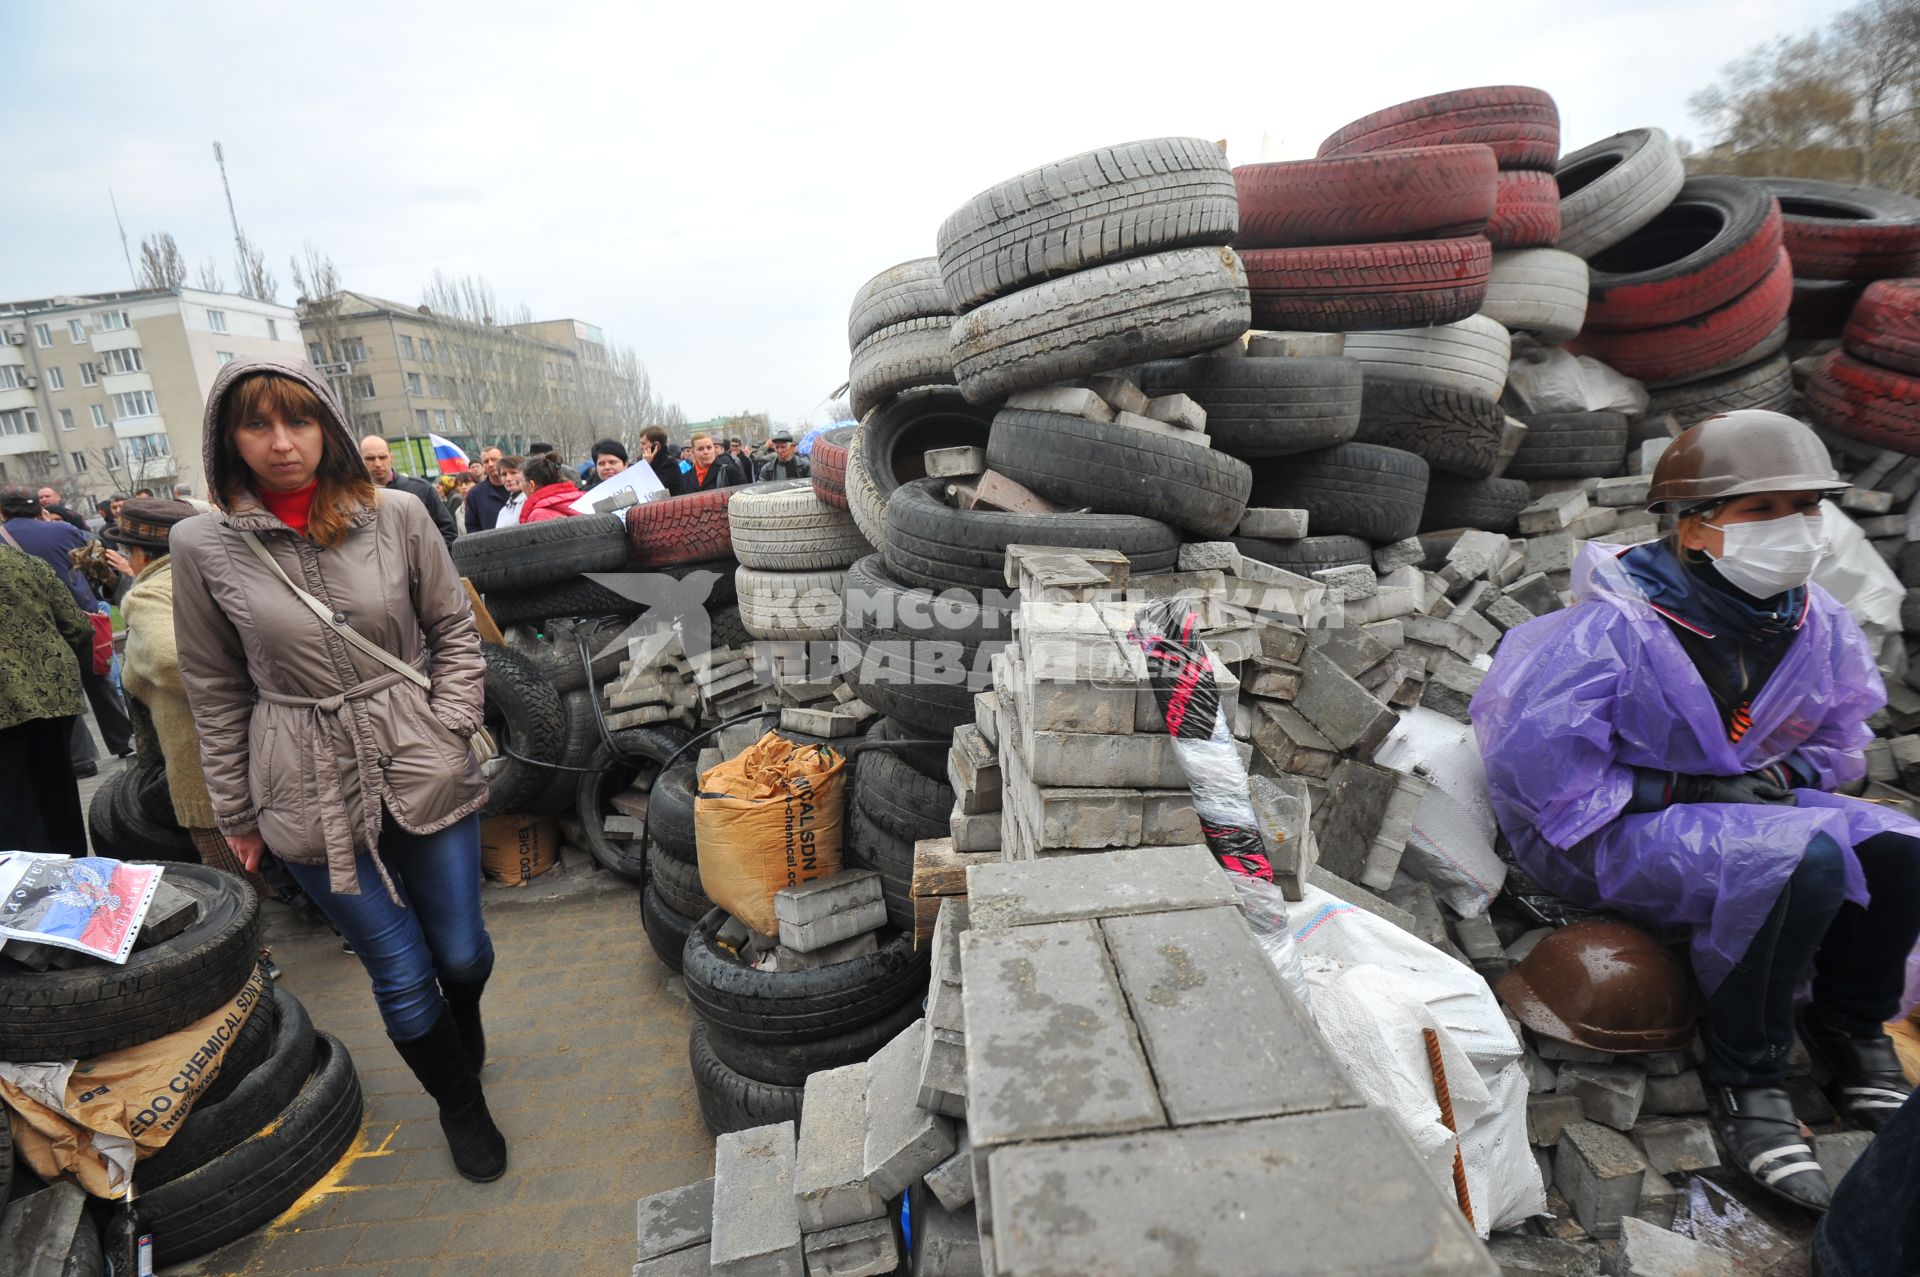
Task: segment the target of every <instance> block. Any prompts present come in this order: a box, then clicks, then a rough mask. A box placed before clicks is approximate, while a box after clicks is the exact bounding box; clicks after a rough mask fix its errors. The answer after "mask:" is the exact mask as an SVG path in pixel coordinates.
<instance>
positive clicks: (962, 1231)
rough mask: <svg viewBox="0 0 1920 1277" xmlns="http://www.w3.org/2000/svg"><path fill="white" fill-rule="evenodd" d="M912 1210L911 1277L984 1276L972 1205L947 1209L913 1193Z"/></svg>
mask: <svg viewBox="0 0 1920 1277" xmlns="http://www.w3.org/2000/svg"><path fill="white" fill-rule="evenodd" d="M912 1209H913V1274H914V1277H986V1274H987V1269H986V1267H985V1265H984V1264H983V1263H982V1262H981V1254H980V1229H979V1225H978V1224H977V1223H976V1222H975V1219H974V1208H973V1207H972V1206H964V1207H961V1208H960V1209H958V1210H949V1209H948V1208H946V1207H944V1206H942V1205H941V1204H940V1203H939V1202H938V1201H936V1200H934V1198H933V1196H932V1194H930V1193H926V1192H916V1193H915V1194H914V1195H913V1202H912Z"/></svg>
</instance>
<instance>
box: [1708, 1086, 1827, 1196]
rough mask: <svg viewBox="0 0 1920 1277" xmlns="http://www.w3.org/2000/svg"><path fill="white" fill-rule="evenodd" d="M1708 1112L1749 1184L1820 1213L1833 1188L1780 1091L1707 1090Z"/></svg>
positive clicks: (1757, 1088)
mask: <svg viewBox="0 0 1920 1277" xmlns="http://www.w3.org/2000/svg"><path fill="white" fill-rule="evenodd" d="M1707 1108H1708V1110H1709V1111H1710V1112H1711V1113H1712V1115H1713V1129H1714V1130H1715V1131H1716V1132H1717V1133H1718V1134H1719V1136H1720V1139H1721V1141H1722V1142H1723V1143H1725V1144H1726V1146H1727V1151H1728V1152H1729V1153H1730V1154H1732V1157H1733V1161H1734V1163H1735V1164H1736V1165H1737V1166H1738V1167H1739V1168H1740V1169H1741V1170H1743V1171H1745V1172H1746V1173H1747V1174H1748V1176H1750V1177H1751V1178H1752V1179H1753V1182H1754V1183H1756V1184H1758V1185H1759V1186H1760V1187H1762V1188H1764V1189H1766V1190H1767V1191H1768V1192H1769V1193H1772V1194H1773V1195H1774V1196H1775V1197H1778V1198H1781V1199H1782V1200H1784V1201H1789V1202H1792V1203H1793V1204H1794V1205H1796V1206H1801V1207H1804V1208H1806V1209H1807V1210H1811V1211H1818V1212H1821V1213H1823V1214H1824V1213H1825V1211H1826V1209H1827V1205H1828V1203H1829V1202H1831V1201H1832V1200H1833V1186H1832V1185H1831V1184H1829V1183H1828V1182H1827V1173H1826V1172H1825V1171H1824V1170H1822V1169H1820V1163H1819V1162H1817V1161H1815V1160H1814V1157H1813V1146H1812V1145H1810V1144H1808V1143H1807V1141H1806V1137H1804V1136H1803V1135H1801V1133H1800V1119H1799V1118H1797V1117H1795V1116H1794V1115H1793V1100H1792V1099H1791V1098H1789V1097H1788V1095H1787V1093H1786V1091H1785V1090H1784V1089H1783V1088H1781V1087H1777V1086H1715V1087H1709V1088H1708V1089H1707Z"/></svg>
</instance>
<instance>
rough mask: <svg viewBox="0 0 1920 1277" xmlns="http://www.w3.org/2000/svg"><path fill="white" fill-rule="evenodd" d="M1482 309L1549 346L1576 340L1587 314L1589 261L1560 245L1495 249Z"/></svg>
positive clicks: (1515, 330)
mask: <svg viewBox="0 0 1920 1277" xmlns="http://www.w3.org/2000/svg"><path fill="white" fill-rule="evenodd" d="M1480 313H1481V314H1483V315H1485V316H1486V317H1487V318H1488V319H1493V320H1498V321H1499V322H1500V323H1501V324H1502V325H1504V326H1505V327H1506V328H1507V329H1509V330H1510V331H1513V332H1524V333H1531V334H1533V335H1534V336H1535V337H1537V338H1539V339H1540V341H1542V342H1544V343H1545V344H1546V345H1549V346H1558V345H1559V344H1560V343H1561V342H1563V341H1570V340H1572V339H1573V338H1574V337H1576V336H1578V335H1579V333H1580V325H1581V324H1582V323H1583V322H1585V320H1586V318H1587V263H1586V259H1585V258H1581V257H1576V256H1574V255H1573V254H1572V253H1568V252H1564V251H1562V250H1560V249H1557V248H1520V249H1515V250H1513V251H1512V252H1507V253H1495V254H1494V255H1493V277H1492V278H1491V279H1490V280H1489V281H1488V283H1487V300H1486V301H1485V302H1484V303H1482V304H1481V307H1480Z"/></svg>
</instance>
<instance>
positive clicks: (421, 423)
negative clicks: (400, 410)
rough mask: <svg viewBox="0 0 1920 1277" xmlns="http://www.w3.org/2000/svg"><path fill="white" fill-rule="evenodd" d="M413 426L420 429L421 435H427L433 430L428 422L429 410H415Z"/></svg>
mask: <svg viewBox="0 0 1920 1277" xmlns="http://www.w3.org/2000/svg"><path fill="white" fill-rule="evenodd" d="M413 424H414V425H416V426H418V427H419V428H420V433H421V434H425V433H426V432H427V431H428V430H431V429H432V428H433V427H432V425H431V424H430V423H429V422H428V421H427V410H426V409H425V408H415V409H414V410H413Z"/></svg>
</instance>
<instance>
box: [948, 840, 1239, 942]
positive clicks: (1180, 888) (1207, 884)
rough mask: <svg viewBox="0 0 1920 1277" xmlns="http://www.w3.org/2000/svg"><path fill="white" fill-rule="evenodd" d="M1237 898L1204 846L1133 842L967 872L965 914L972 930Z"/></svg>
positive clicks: (1208, 904) (1215, 904)
mask: <svg viewBox="0 0 1920 1277" xmlns="http://www.w3.org/2000/svg"><path fill="white" fill-rule="evenodd" d="M1237 899H1238V897H1237V896H1236V895H1235V894H1234V889H1233V884H1232V883H1231V882H1229V881H1228V880H1227V876H1226V873H1225V872H1224V871H1223V870H1222V869H1221V868H1220V863H1219V862H1218V861H1217V860H1215V859H1214V858H1213V855H1212V853H1210V852H1209V851H1208V850H1207V849H1206V847H1204V846H1187V847H1139V848H1130V849H1125V850H1120V851H1109V852H1100V853H1096V854H1094V855H1089V856H1073V857H1069V858H1066V859H1057V860H1036V861H1033V862H1030V863H1026V864H997V865H996V864H986V865H974V866H973V867H972V868H970V869H968V870H967V905H968V915H969V921H970V924H971V927H972V928H973V929H974V930H976V931H1000V930H1005V929H1007V928H1009V927H1026V926H1033V925H1036V924H1040V923H1054V922H1067V921H1073V920H1078V919H1088V918H1107V917H1114V916H1117V915H1120V914H1132V913H1162V912H1165V911H1168V910H1174V909H1211V908H1216V907H1218V906H1220V905H1231V904H1234V903H1235V902H1236V901H1237Z"/></svg>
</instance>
